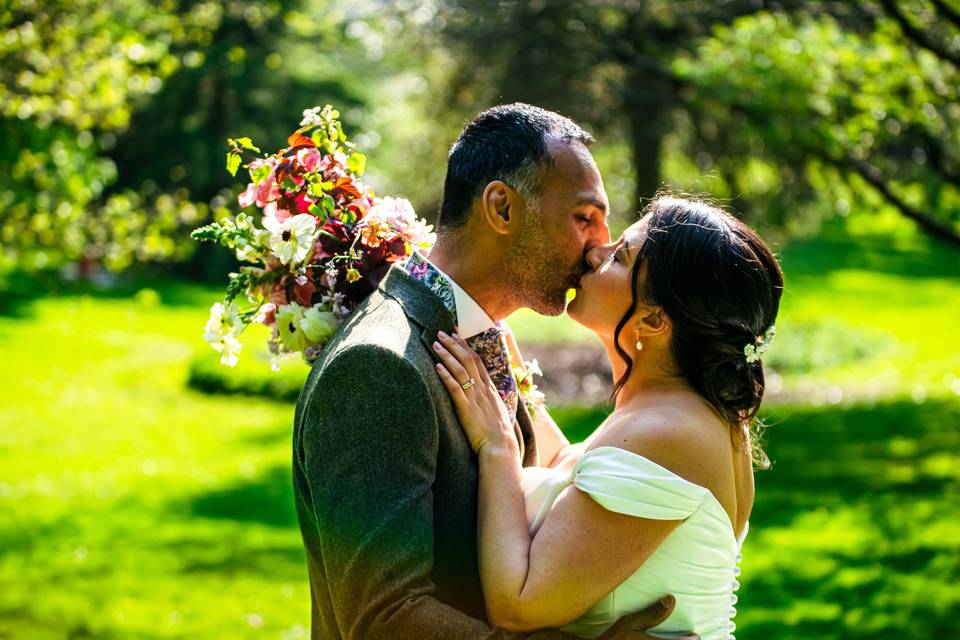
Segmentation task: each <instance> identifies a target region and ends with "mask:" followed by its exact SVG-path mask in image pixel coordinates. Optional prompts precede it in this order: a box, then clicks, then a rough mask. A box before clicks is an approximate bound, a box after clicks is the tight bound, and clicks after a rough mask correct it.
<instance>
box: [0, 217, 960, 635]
mask: <svg viewBox="0 0 960 640" xmlns="http://www.w3.org/2000/svg"><path fill="white" fill-rule="evenodd" d="M865 237H866V236H865ZM850 244H851V243H850V242H849V241H847V239H846V238H843V237H839V238H836V237H830V235H829V234H828V235H827V236H826V238H825V239H823V240H821V241H818V242H817V243H813V242H811V243H806V244H803V245H801V244H797V245H795V246H794V247H791V248H790V249H789V250H787V251H785V252H784V265H785V267H786V268H787V271H788V282H790V283H791V284H790V290H789V291H788V293H787V298H786V299H785V303H784V322H783V324H784V326H789V323H796V324H797V325H798V326H805V325H804V324H803V323H805V322H808V321H809V322H822V321H824V318H830V322H836V323H840V325H842V326H843V327H844V329H843V330H844V331H846V330H848V329H850V330H851V331H852V333H850V334H849V335H850V340H859V339H860V338H858V337H855V336H857V335H859V333H857V330H859V329H862V330H863V332H864V333H868V334H871V332H873V333H875V335H873V334H871V336H872V337H870V338H869V339H868V340H867V342H865V343H864V344H866V345H867V347H866V348H865V349H861V351H863V352H864V353H860V354H859V355H857V354H854V355H855V356H856V357H853V356H851V358H853V360H851V358H847V359H841V360H840V361H838V362H837V363H833V364H830V365H829V366H827V367H826V368H821V369H820V370H817V369H816V366H817V363H816V362H814V363H813V364H812V365H809V366H807V365H797V366H796V372H795V373H789V372H785V373H784V376H783V379H784V384H786V385H789V384H797V385H803V384H810V385H819V386H823V385H827V386H833V385H836V386H841V387H842V388H843V389H844V391H845V392H846V391H848V390H849V393H846V400H849V399H851V398H856V397H857V393H856V392H857V390H858V389H859V390H862V389H864V388H866V389H867V390H868V391H869V388H868V387H869V385H870V384H872V382H873V379H875V378H876V379H878V380H880V381H881V382H882V385H881V387H880V391H878V392H877V393H878V394H880V395H878V396H877V397H874V396H871V395H870V393H863V394H862V396H863V401H858V402H856V403H854V404H849V405H847V404H841V405H840V406H830V405H826V406H822V407H815V406H780V407H777V408H775V409H774V410H772V411H769V412H768V420H769V422H771V423H772V425H773V426H772V427H771V428H770V430H769V445H768V449H769V452H770V454H771V457H772V458H773V459H774V461H775V466H774V468H773V470H772V471H768V472H763V473H760V474H759V475H758V499H757V505H756V510H755V513H754V516H753V523H752V524H753V529H752V532H751V535H750V538H749V541H748V543H747V545H746V548H745V556H746V559H745V561H744V564H743V571H744V577H743V589H742V593H741V604H740V605H739V608H740V611H741V613H740V614H739V615H738V623H739V625H740V629H739V631H738V637H739V638H741V640H742V639H743V638H747V639H749V638H758V639H759V638H764V639H769V638H778V639H783V638H796V639H800V638H818V639H823V638H876V639H878V640H879V639H881V638H883V639H884V640H886V639H888V638H894V637H895V638H909V639H913V638H916V639H918V640H919V639H921V638H924V639H925V638H931V637H938V636H944V637H946V636H949V635H950V634H951V633H953V631H954V628H955V620H956V619H957V618H958V617H960V591H958V587H957V586H956V585H957V583H958V580H960V514H958V505H960V482H958V475H960V459H958V458H960V388H958V383H957V378H958V374H960V367H958V357H960V356H958V354H960V348H958V337H957V335H956V332H955V326H956V318H960V307H958V305H960V283H958V282H957V278H956V270H955V267H956V266H957V264H958V258H957V256H956V254H955V252H954V253H950V252H948V251H946V250H941V249H936V248H933V249H931V248H930V247H929V246H925V245H915V244H910V243H906V244H904V245H903V246H897V245H896V243H894V244H882V243H880V244H878V243H874V244H873V245H871V244H869V243H866V244H864V246H865V247H866V249H864V250H862V251H853V250H852V249H851V248H850ZM918 246H919V248H918ZM831 265H833V266H831ZM834 267H835V268H834ZM141 286H143V285H142V284H137V285H135V286H131V287H126V288H119V289H117V290H113V291H110V292H106V293H104V292H100V293H96V292H94V293H91V294H89V295H84V294H82V293H76V292H72V291H71V290H63V291H61V292H59V293H58V294H57V295H50V296H49V297H46V298H43V297H41V298H36V297H35V296H33V297H32V298H31V297H30V296H27V297H19V296H16V295H13V294H12V293H11V292H10V291H8V292H7V293H6V295H4V296H3V297H2V300H0V359H2V362H3V363H4V367H3V374H2V378H0V382H2V384H0V424H2V425H4V428H3V429H2V430H0V638H16V639H18V640H19V639H20V638H30V639H33V638H37V639H44V638H210V639H214V638H223V637H232V638H289V639H292V638H305V637H307V635H308V632H307V629H308V625H309V600H308V585H307V582H306V570H305V564H304V559H303V552H302V548H301V543H300V536H299V532H298V530H297V527H296V520H295V516H294V512H293V507H292V496H291V490H290V480H289V459H290V444H289V434H290V429H291V424H292V414H293V406H292V403H290V402H289V400H287V401H283V402H272V401H269V400H267V399H262V398H251V397H248V396H244V395H207V394H204V393H201V392H198V391H194V390H191V389H190V388H188V387H187V385H186V381H187V378H188V375H189V371H190V367H191V363H192V362H194V356H195V354H197V353H204V351H203V350H204V349H205V345H204V344H203V342H202V340H201V338H200V333H201V329H202V326H203V323H204V321H205V319H206V314H207V309H208V308H209V305H210V304H211V303H212V302H213V301H214V300H215V299H216V291H215V290H214V289H211V288H203V287H196V286H191V285H185V284H181V283H176V282H154V283H151V285H150V286H151V289H150V290H149V291H144V292H141V293H140V294H139V295H135V293H136V291H137V290H138V289H139V288H140V287H141ZM563 322H564V321H563V320H557V319H554V320H540V319H536V320H534V321H528V320H525V319H524V318H522V317H521V318H518V319H515V322H514V323H513V324H514V327H515V328H516V330H517V332H518V334H520V337H521V340H522V339H528V340H529V339H532V338H534V337H538V336H542V335H544V332H545V331H547V329H544V328H543V327H544V326H547V325H544V324H540V323H551V324H550V327H552V328H551V329H549V331H553V332H554V333H553V334H551V335H554V336H557V337H558V339H577V338H576V332H575V331H570V330H569V329H567V328H564V325H563ZM558 327H559V328H558ZM829 328H830V325H828V329H829ZM825 333H829V331H827V332H823V331H821V332H819V333H817V332H814V337H813V338H811V340H813V342H811V343H810V344H813V345H814V346H816V345H817V344H818V343H816V341H818V340H823V339H824V338H823V335H824V334H825ZM836 335H840V336H841V337H842V336H843V335H847V334H843V332H842V331H834V337H836ZM261 337H262V336H261ZM784 337H785V335H784V333H783V332H782V333H781V335H780V336H778V340H780V339H781V338H784ZM252 339H253V340H254V341H256V340H259V337H257V336H253V337H252ZM784 343H785V344H788V342H787V341H786V340H785V341H784ZM844 344H845V343H844ZM804 346H806V347H809V346H810V345H809V344H807V345H801V347H804ZM801 347H797V346H795V345H794V346H793V347H789V348H790V349H794V350H799V351H802V348H801ZM818 348H819V347H818ZM836 349H837V347H836V346H835V345H834V346H828V347H824V348H823V351H824V352H825V353H830V352H832V351H834V350H836ZM874 350H876V351H877V353H874ZM787 360H788V359H787ZM194 364H196V363H195V362H194ZM244 367H247V368H246V369H244V370H243V371H244V372H245V373H243V375H249V376H252V377H254V378H255V377H257V376H261V375H262V372H261V369H262V368H265V367H266V364H265V363H264V362H259V361H257V360H255V359H254V358H251V359H248V361H247V363H246V364H245V365H244ZM805 367H806V369H805ZM807 369H809V370H807ZM891 370H892V372H891ZM302 373H303V371H302V370H301V369H298V368H297V366H296V365H294V366H293V367H291V368H289V369H288V372H287V374H285V375H288V376H291V379H292V380H294V382H295V381H296V379H297V376H301V375H302ZM918 385H922V386H923V390H922V393H921V392H919V391H918V389H917V386H918ZM818 388H819V387H818ZM241 389H242V387H241ZM846 400H845V401H846ZM557 417H558V419H559V422H560V423H561V424H562V425H564V426H565V427H566V428H567V429H568V432H569V434H570V435H571V437H572V438H574V439H579V438H581V437H583V436H584V435H585V434H586V433H588V432H589V430H591V429H592V428H593V427H594V426H595V425H596V424H597V423H598V422H599V421H600V420H601V419H602V417H603V414H602V411H600V410H597V409H592V408H567V409H560V410H558V411H557Z"/></svg>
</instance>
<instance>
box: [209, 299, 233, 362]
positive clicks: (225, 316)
mask: <svg viewBox="0 0 960 640" xmlns="http://www.w3.org/2000/svg"><path fill="white" fill-rule="evenodd" d="M242 329H243V321H242V320H240V314H239V311H238V309H237V304H236V303H235V302H231V303H229V304H227V305H223V304H222V303H220V302H218V303H216V304H215V305H213V306H212V307H210V319H209V320H207V325H206V326H205V327H204V331H203V339H204V340H206V341H207V342H208V343H210V346H211V347H213V348H214V349H215V350H216V351H217V352H218V353H220V354H221V356H220V363H221V364H225V365H227V366H228V367H232V366H234V365H235V364H237V361H238V357H237V356H238V355H239V353H240V349H241V348H242V345H241V344H240V341H239V340H237V334H238V333H240V331H241V330H242Z"/></svg>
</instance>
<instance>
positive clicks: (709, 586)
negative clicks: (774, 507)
mask: <svg viewBox="0 0 960 640" xmlns="http://www.w3.org/2000/svg"><path fill="white" fill-rule="evenodd" d="M529 471H530V473H531V474H533V476H532V477H527V478H525V481H524V484H525V485H526V486H527V487H530V486H534V487H535V488H534V489H533V490H532V491H529V493H528V494H527V499H526V502H527V504H526V506H527V520H528V522H529V523H530V532H531V534H534V533H536V531H537V529H539V528H540V525H541V524H543V521H544V520H545V519H546V517H547V514H548V513H549V512H550V508H551V507H552V506H553V503H554V501H555V500H556V499H557V497H558V496H559V495H560V493H561V492H563V490H564V489H566V488H567V487H568V486H570V485H574V486H576V487H577V489H579V490H580V491H583V492H584V493H586V494H587V495H589V496H590V497H591V498H593V499H594V500H595V501H596V502H597V503H598V504H600V505H601V506H602V507H604V508H605V509H608V510H610V511H615V512H617V513H623V514H627V515H631V516H636V517H639V518H651V519H656V520H681V519H682V520H684V522H683V523H682V524H681V525H680V526H679V527H677V528H676V529H674V530H673V532H672V533H671V534H670V535H669V536H668V537H667V538H666V540H664V542H663V544H661V545H660V546H659V547H658V548H657V550H656V551H655V552H654V553H653V555H651V556H650V558H648V559H647V561H646V562H644V563H643V565H642V566H641V567H640V568H639V569H638V570H637V571H636V573H634V574H633V575H631V576H630V577H629V578H627V579H626V580H625V581H624V582H623V583H622V584H621V585H620V586H618V587H617V588H616V589H614V590H613V591H612V592H611V593H609V594H608V595H607V596H605V597H604V598H603V599H602V600H600V602H598V603H597V604H595V605H594V606H593V607H591V608H590V609H589V610H588V611H587V612H586V613H585V614H583V615H582V616H580V617H579V618H578V619H576V620H574V621H573V622H571V623H570V624H568V625H565V626H564V627H562V629H563V631H566V632H568V633H571V634H574V635H577V636H581V637H584V638H596V637H598V636H599V635H601V634H602V633H603V632H604V631H606V629H607V628H608V627H610V626H611V625H612V624H613V623H614V622H616V621H617V620H618V619H619V618H621V617H622V616H623V615H625V614H628V613H632V612H635V611H639V610H641V609H644V608H646V607H647V606H648V605H650V604H651V603H653V602H654V601H656V600H657V599H658V598H660V597H662V596H664V595H667V594H673V595H674V596H675V597H676V599H677V606H676V608H675V609H674V611H673V613H672V614H671V615H670V617H669V618H667V620H665V621H664V622H663V623H662V624H661V625H659V626H657V627H654V628H653V629H651V630H650V631H649V633H650V634H651V635H655V636H658V637H664V638H670V637H675V636H679V635H683V634H685V633H688V632H691V631H692V632H695V633H696V634H698V635H699V636H700V637H701V638H702V640H725V639H728V638H733V630H734V628H735V625H734V623H733V616H734V615H735V614H736V609H735V608H734V606H733V605H734V604H735V603H736V601H737V596H736V590H737V588H738V587H739V586H740V585H739V583H738V582H737V578H736V576H737V575H738V574H739V572H740V571H739V568H738V567H737V563H738V562H739V560H740V556H739V552H740V547H741V545H742V544H743V539H744V537H745V536H746V533H747V532H746V529H744V531H743V534H742V535H741V536H740V539H739V540H738V539H737V537H736V535H735V534H734V531H733V527H732V526H731V525H730V518H729V517H728V516H727V513H726V511H724V509H723V507H722V506H721V505H720V503H719V502H717V499H716V498H715V497H714V496H713V494H712V493H710V491H709V490H707V489H706V488H704V487H701V486H699V485H696V484H693V483H692V482H688V481H687V480H684V479H683V478H681V477H680V476H678V475H677V474H675V473H673V472H672V471H669V470H668V469H665V468H664V467H661V466H660V465H658V464H656V463H655V462H653V461H652V460H649V459H648V458H645V457H643V456H641V455H638V454H635V453H633V452H631V451H627V450H626V449H620V448H618V447H610V446H604V447H597V448H596V449H592V450H590V451H588V452H586V453H584V454H583V455H582V456H581V457H580V459H579V460H578V461H577V463H576V465H575V466H574V467H573V470H572V471H571V472H569V473H568V472H565V471H563V470H555V469H531V470H529ZM525 473H527V471H525ZM541 477H542V481H541V479H540V478H541ZM531 480H533V482H531Z"/></svg>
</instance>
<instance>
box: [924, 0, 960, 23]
mask: <svg viewBox="0 0 960 640" xmlns="http://www.w3.org/2000/svg"><path fill="white" fill-rule="evenodd" d="M930 2H931V3H932V4H933V6H934V7H936V9H937V11H939V12H940V13H941V14H942V15H943V17H945V18H946V19H947V20H949V21H950V22H952V23H953V26H955V27H957V28H958V29H960V11H957V10H956V9H954V8H953V7H951V6H950V5H948V4H947V3H946V2H944V1H943V0H930Z"/></svg>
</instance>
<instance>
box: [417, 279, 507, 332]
mask: <svg viewBox="0 0 960 640" xmlns="http://www.w3.org/2000/svg"><path fill="white" fill-rule="evenodd" d="M430 264H431V265H433V268H434V269H436V270H437V271H439V272H440V273H441V274H442V275H443V277H444V278H446V279H447V281H448V282H449V283H450V288H451V289H453V299H454V302H455V303H456V305H457V332H458V333H459V334H460V337H461V338H464V339H466V338H472V337H473V336H475V335H477V334H480V333H483V332H484V331H486V330H487V329H491V328H493V327H495V326H497V323H496V322H494V321H493V319H492V318H491V317H490V316H489V315H487V312H486V311H484V310H483V308H482V307H481V306H480V305H479V304H477V301H476V300H474V299H473V298H471V297H470V294H469V293H467V292H466V291H464V290H463V288H462V287H461V286H460V285H458V284H457V283H456V282H454V280H453V278H451V277H450V276H448V275H447V274H446V273H444V272H443V271H441V270H440V268H439V267H437V265H435V264H433V263H432V262H431V263H430Z"/></svg>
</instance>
